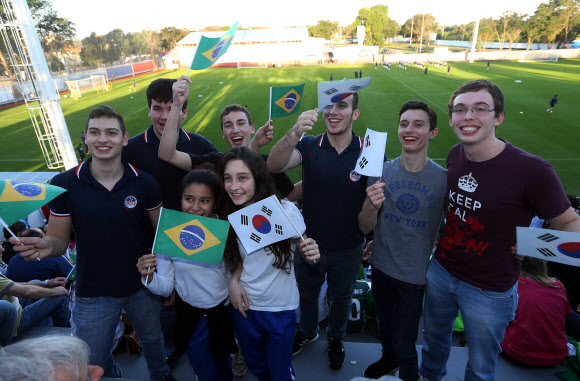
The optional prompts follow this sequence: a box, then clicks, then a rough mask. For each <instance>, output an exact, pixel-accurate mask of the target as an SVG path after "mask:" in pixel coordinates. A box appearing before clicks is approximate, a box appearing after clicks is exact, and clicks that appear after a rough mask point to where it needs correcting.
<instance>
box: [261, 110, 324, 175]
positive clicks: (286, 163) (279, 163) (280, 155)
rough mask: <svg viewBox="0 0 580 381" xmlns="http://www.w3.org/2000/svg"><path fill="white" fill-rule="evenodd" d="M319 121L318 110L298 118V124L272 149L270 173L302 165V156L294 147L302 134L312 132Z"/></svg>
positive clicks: (307, 112) (310, 111)
mask: <svg viewBox="0 0 580 381" xmlns="http://www.w3.org/2000/svg"><path fill="white" fill-rule="evenodd" d="M317 120H318V113H317V112H316V110H309V111H305V112H303V113H302V114H301V115H300V116H299V117H298V121H297V122H296V124H295V125H294V126H293V127H292V128H291V129H290V130H289V131H288V132H287V133H286V134H285V135H284V136H283V137H282V139H280V140H279V141H278V142H277V143H276V144H275V145H274V147H272V150H271V151H270V156H269V157H268V170H269V171H270V172H273V173H280V172H284V171H287V170H288V169H292V168H295V167H297V166H298V165H300V155H299V154H298V153H297V152H295V151H294V147H296V144H298V142H299V141H300V138H301V137H302V134H304V133H305V132H307V131H310V130H312V127H313V126H314V123H316V121H317Z"/></svg>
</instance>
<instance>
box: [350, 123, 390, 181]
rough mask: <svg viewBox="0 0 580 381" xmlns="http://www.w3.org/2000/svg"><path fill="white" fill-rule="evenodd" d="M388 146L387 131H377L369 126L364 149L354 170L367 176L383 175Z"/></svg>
mask: <svg viewBox="0 0 580 381" xmlns="http://www.w3.org/2000/svg"><path fill="white" fill-rule="evenodd" d="M386 146H387V133H386V132H377V131H373V130H371V129H370V128H367V132H366V134H365V139H364V145H363V149H362V151H361V153H360V157H359V158H358V161H357V163H356V166H355V167H354V171H355V172H356V173H359V174H361V175H365V176H375V177H381V175H382V174H383V162H384V158H385V147H386Z"/></svg>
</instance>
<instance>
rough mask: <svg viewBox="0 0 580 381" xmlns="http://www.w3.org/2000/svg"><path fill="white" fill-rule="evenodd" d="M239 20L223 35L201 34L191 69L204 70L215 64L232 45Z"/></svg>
mask: <svg viewBox="0 0 580 381" xmlns="http://www.w3.org/2000/svg"><path fill="white" fill-rule="evenodd" d="M238 25H239V22H237V23H235V24H234V25H232V27H231V28H230V29H229V30H228V31H227V32H226V33H225V34H224V35H223V36H221V37H215V38H209V37H205V36H201V39H200V40H199V44H198V45H197V50H196V51H195V56H194V57H193V61H191V66H190V69H191V70H203V69H207V68H208V67H210V66H211V65H213V64H214V63H215V62H216V61H217V60H218V59H219V58H220V57H221V56H222V55H224V54H225V52H226V51H227V50H228V48H229V47H230V44H231V42H232V39H233V38H234V34H235V33H236V30H238Z"/></svg>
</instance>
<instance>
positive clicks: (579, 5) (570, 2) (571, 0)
mask: <svg viewBox="0 0 580 381" xmlns="http://www.w3.org/2000/svg"><path fill="white" fill-rule="evenodd" d="M552 1H553V2H554V9H555V10H556V12H557V13H558V18H559V20H560V24H561V25H562V27H563V29H564V36H563V39H562V42H563V43H566V42H567V41H568V33H569V31H570V28H571V27H572V26H573V25H574V21H575V20H576V19H577V18H578V16H580V0H552ZM552 1H550V3H552Z"/></svg>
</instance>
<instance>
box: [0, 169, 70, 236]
mask: <svg viewBox="0 0 580 381" xmlns="http://www.w3.org/2000/svg"><path fill="white" fill-rule="evenodd" d="M65 191H66V189H62V188H60V187H55V186H54V185H48V184H37V183H28V182H23V181H16V180H7V179H0V217H1V218H2V220H4V223H5V224H6V225H11V224H13V223H14V222H16V221H18V220H19V219H21V218H23V217H26V216H28V215H29V214H30V213H32V212H34V211H35V210H36V209H39V208H40V207H42V206H43V205H45V204H46V203H48V202H49V201H50V200H52V199H53V198H55V197H57V196H58V195H60V194H61V193H63V192H65Z"/></svg>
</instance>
